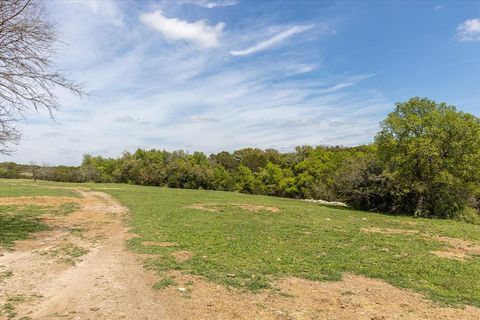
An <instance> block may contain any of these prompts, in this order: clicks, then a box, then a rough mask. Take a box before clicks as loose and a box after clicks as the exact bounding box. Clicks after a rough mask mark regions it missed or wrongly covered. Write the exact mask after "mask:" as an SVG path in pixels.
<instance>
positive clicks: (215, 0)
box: [187, 0, 238, 9]
mask: <svg viewBox="0 0 480 320" xmlns="http://www.w3.org/2000/svg"><path fill="white" fill-rule="evenodd" d="M187 2H189V3H192V4H194V5H197V6H199V7H203V8H207V9H213V8H217V7H231V6H234V5H236V4H237V3H238V1H235V0H211V1H209V0H191V1H187Z"/></svg>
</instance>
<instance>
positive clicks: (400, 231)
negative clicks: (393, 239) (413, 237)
mask: <svg viewBox="0 0 480 320" xmlns="http://www.w3.org/2000/svg"><path fill="white" fill-rule="evenodd" d="M362 231H363V232H365V233H381V234H417V233H420V231H418V230H411V229H391V228H377V227H371V228H362Z"/></svg>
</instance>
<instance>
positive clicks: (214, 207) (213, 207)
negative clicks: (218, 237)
mask: <svg viewBox="0 0 480 320" xmlns="http://www.w3.org/2000/svg"><path fill="white" fill-rule="evenodd" d="M188 208H190V209H196V210H203V211H210V212H217V211H220V209H219V205H218V204H216V203H195V204H192V205H191V206H189V207H188Z"/></svg>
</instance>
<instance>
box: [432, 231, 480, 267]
mask: <svg viewBox="0 0 480 320" xmlns="http://www.w3.org/2000/svg"><path fill="white" fill-rule="evenodd" d="M430 238H431V239H433V240H436V241H440V242H443V243H445V244H447V245H449V248H448V249H446V250H440V251H432V253H433V254H434V255H436V256H439V257H442V258H448V259H455V260H461V261H464V260H467V259H471V258H472V257H473V256H480V244H478V243H474V242H472V241H468V240H464V239H458V238H449V237H443V236H434V237H430Z"/></svg>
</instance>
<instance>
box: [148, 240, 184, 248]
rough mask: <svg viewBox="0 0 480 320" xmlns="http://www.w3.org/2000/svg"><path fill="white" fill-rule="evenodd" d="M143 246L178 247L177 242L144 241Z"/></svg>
mask: <svg viewBox="0 0 480 320" xmlns="http://www.w3.org/2000/svg"><path fill="white" fill-rule="evenodd" d="M142 246H147V247H150V246H153V247H176V246H178V244H176V243H175V242H159V241H142Z"/></svg>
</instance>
